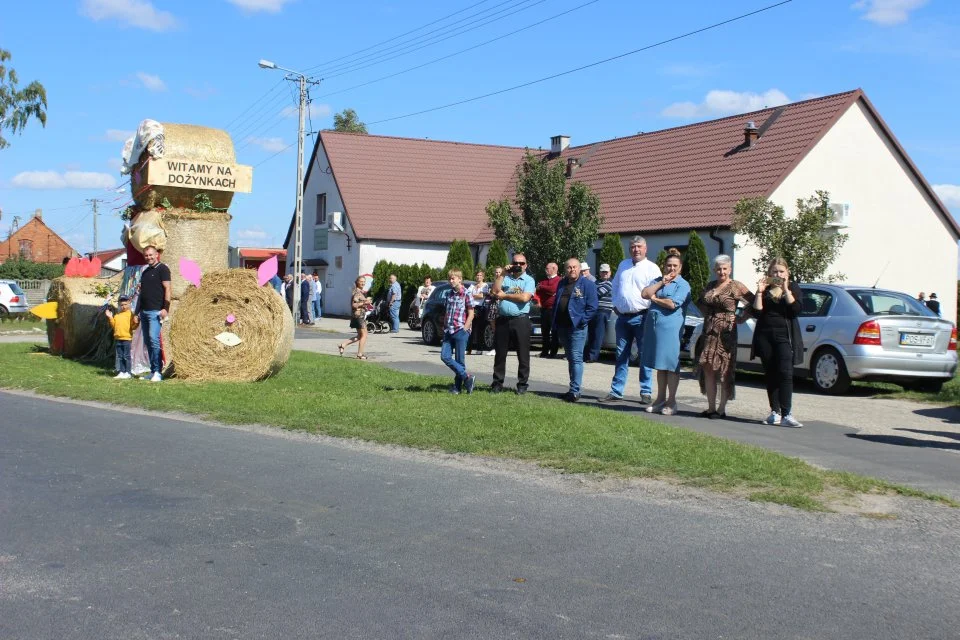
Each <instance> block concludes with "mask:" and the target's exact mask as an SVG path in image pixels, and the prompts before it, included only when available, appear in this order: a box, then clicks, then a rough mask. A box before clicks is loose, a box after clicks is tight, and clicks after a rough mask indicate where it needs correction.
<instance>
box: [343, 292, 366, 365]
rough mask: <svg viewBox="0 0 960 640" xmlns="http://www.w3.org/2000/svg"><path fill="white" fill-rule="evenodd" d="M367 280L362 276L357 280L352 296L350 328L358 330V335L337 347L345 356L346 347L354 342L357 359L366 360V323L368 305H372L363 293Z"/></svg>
mask: <svg viewBox="0 0 960 640" xmlns="http://www.w3.org/2000/svg"><path fill="white" fill-rule="evenodd" d="M366 283H367V279H366V278H364V277H363V276H360V277H359V278H357V279H356V281H355V282H354V284H355V285H356V286H355V288H354V290H353V294H352V295H351V296H350V309H351V313H350V328H352V329H356V330H357V335H355V336H354V337H352V338H350V339H349V340H347V341H346V342H341V343H340V344H339V345H337V349H338V350H339V351H340V355H341V356H342V355H343V350H344V349H345V348H346V347H349V346H350V345H352V344H353V343H354V342H356V343H358V344H357V359H358V360H366V359H367V356H365V355H363V350H364V348H365V347H366V346H367V323H366V322H365V316H366V315H367V305H368V304H369V303H370V299H369V298H368V297H367V294H366V293H365V292H364V291H363V287H364V285H366Z"/></svg>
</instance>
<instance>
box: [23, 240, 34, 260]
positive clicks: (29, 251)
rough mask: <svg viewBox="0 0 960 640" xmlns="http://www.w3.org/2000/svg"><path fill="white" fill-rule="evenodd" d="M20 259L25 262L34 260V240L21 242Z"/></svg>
mask: <svg viewBox="0 0 960 640" xmlns="http://www.w3.org/2000/svg"><path fill="white" fill-rule="evenodd" d="M20 257H21V258H23V259H24V260H33V240H21V241H20Z"/></svg>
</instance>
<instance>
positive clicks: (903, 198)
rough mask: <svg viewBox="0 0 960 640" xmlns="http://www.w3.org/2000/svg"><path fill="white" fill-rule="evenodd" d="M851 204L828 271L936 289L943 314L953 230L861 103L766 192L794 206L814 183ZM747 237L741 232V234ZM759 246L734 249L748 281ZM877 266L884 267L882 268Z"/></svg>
mask: <svg viewBox="0 0 960 640" xmlns="http://www.w3.org/2000/svg"><path fill="white" fill-rule="evenodd" d="M818 189H822V190H826V191H829V192H830V199H831V201H833V202H845V203H849V204H850V226H849V227H848V228H846V229H843V231H844V232H845V233H847V234H848V235H849V239H848V240H847V243H846V244H845V245H844V247H843V249H841V254H840V257H839V258H838V259H837V260H836V261H835V262H834V263H833V264H832V265H831V266H830V269H829V270H828V271H827V273H828V274H831V273H837V272H839V273H844V274H846V280H845V281H844V282H845V283H846V284H858V285H859V284H862V285H867V286H872V285H873V283H874V282H875V281H877V278H878V277H879V284H878V286H880V287H883V288H887V289H895V290H897V291H902V292H904V293H908V294H911V295H912V296H916V295H917V293H918V292H920V291H924V292H926V293H927V295H929V294H930V293H931V292H935V293H936V294H937V297H938V298H939V299H940V304H941V306H942V311H943V317H944V318H954V317H955V313H956V305H957V291H956V284H957V259H958V258H957V238H956V237H955V236H954V235H953V232H952V230H951V228H950V227H949V225H948V224H947V223H946V222H945V221H944V220H943V219H942V218H941V217H940V215H939V213H938V212H937V210H936V207H935V205H934V203H933V201H932V200H931V199H930V198H929V197H928V196H927V195H926V193H925V192H924V190H923V188H922V187H921V185H920V183H919V182H918V181H917V180H916V179H915V178H914V177H913V175H912V172H911V171H910V169H909V168H908V166H907V165H906V163H905V162H904V161H903V160H902V159H901V158H900V156H899V154H898V153H897V151H896V149H895V147H894V146H893V145H892V144H891V143H890V142H889V140H888V139H887V138H886V136H884V135H883V132H882V130H881V128H880V127H879V125H878V124H877V122H876V121H875V120H874V119H873V118H872V117H871V116H870V114H869V112H868V111H867V110H866V108H865V107H864V106H863V105H862V104H861V103H859V102H858V103H856V104H854V105H853V106H851V107H850V109H849V110H847V112H846V113H845V114H843V115H842V116H841V117H840V119H839V120H838V121H837V123H836V124H835V125H834V126H833V128H832V129H831V130H830V131H829V132H827V134H826V135H825V136H824V137H823V139H822V140H821V141H820V142H819V143H818V144H817V145H816V146H815V147H814V148H813V149H812V150H811V151H810V153H808V154H807V156H806V157H805V158H804V159H803V160H802V161H801V162H800V164H799V165H798V166H797V168H796V169H794V170H793V172H791V174H790V175H789V176H788V177H787V178H786V180H784V182H783V184H781V185H780V186H779V187H778V188H777V189H776V190H775V191H774V193H773V194H771V197H770V199H771V200H772V201H774V202H776V203H777V204H780V205H781V206H783V207H784V208H785V209H786V211H787V213H788V215H790V214H796V200H797V198H807V197H810V196H812V195H813V193H814V192H815V191H816V190H818ZM740 242H741V244H745V243H746V241H745V239H741V240H740ZM757 253H758V252H757V250H756V247H753V246H747V247H745V248H744V249H742V250H740V251H738V252H737V255H736V260H735V263H734V276H735V277H736V278H737V279H738V280H741V281H742V282H744V283H746V284H747V285H748V286H751V287H752V286H753V285H754V283H756V281H757V279H758V277H759V274H757V273H756V272H755V271H754V269H753V265H752V264H751V258H753V257H755V256H756V255H757ZM881 272H882V275H881Z"/></svg>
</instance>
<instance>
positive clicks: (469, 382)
mask: <svg viewBox="0 0 960 640" xmlns="http://www.w3.org/2000/svg"><path fill="white" fill-rule="evenodd" d="M475 384H477V376H476V375H472V376H467V379H466V381H465V382H464V383H463V388H464V389H465V390H466V392H467V393H473V387H474V385H475Z"/></svg>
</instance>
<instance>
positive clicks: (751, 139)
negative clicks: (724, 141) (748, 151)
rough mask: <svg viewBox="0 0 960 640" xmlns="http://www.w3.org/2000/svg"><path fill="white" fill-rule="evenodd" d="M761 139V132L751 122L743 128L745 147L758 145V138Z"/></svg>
mask: <svg viewBox="0 0 960 640" xmlns="http://www.w3.org/2000/svg"><path fill="white" fill-rule="evenodd" d="M759 137H760V130H759V129H757V125H756V124H754V122H753V120H751V121H750V122H748V123H747V126H745V127H744V128H743V145H744V146H745V147H752V146H753V145H754V144H756V142H757V138H759Z"/></svg>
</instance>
